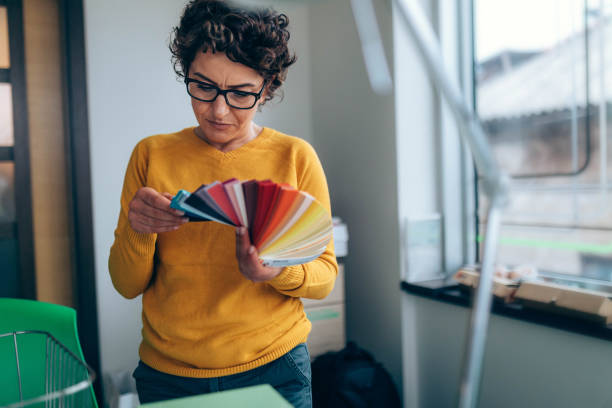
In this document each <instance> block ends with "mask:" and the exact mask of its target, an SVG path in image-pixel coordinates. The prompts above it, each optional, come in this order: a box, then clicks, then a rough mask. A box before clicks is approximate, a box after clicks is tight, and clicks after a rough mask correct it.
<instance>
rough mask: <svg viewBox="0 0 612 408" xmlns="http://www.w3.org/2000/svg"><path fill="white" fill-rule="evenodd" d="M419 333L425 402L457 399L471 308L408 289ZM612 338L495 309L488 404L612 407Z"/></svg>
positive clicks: (483, 401)
mask: <svg viewBox="0 0 612 408" xmlns="http://www.w3.org/2000/svg"><path fill="white" fill-rule="evenodd" d="M403 297H404V302H405V306H406V307H411V308H414V316H415V317H416V319H415V322H414V323H415V325H414V330H415V331H416V333H418V346H417V347H418V348H417V351H418V353H417V354H418V378H419V387H418V393H419V401H418V402H419V403H418V405H406V406H414V407H452V406H457V398H458V394H457V392H458V389H459V379H460V376H461V365H462V362H463V361H462V355H463V352H464V347H465V338H466V337H465V336H466V334H467V325H468V319H469V312H470V309H467V308H464V307H460V306H455V305H450V304H446V303H442V302H438V301H433V300H429V299H424V298H420V297H417V296H413V295H409V294H404V295H403ZM610 378H612V343H611V342H610V341H606V340H599V339H596V338H592V337H588V336H583V335H580V334H574V333H570V332H567V331H563V330H557V329H552V328H548V327H545V326H542V325H538V324H533V323H527V322H523V321H519V320H516V319H511V318H507V317H502V316H496V315H493V316H492V317H491V322H490V326H489V335H488V340H487V345H486V351H485V360H484V369H483V382H482V388H481V393H480V394H481V397H480V403H479V404H480V405H479V406H481V407H496V408H515V407H558V408H575V407H589V408H607V407H610V406H612V389H611V388H610Z"/></svg>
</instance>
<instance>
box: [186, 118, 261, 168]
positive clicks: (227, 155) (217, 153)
mask: <svg viewBox="0 0 612 408" xmlns="http://www.w3.org/2000/svg"><path fill="white" fill-rule="evenodd" d="M195 129H196V126H193V127H191V128H188V129H187V130H188V132H187V133H188V134H189V137H190V138H191V139H192V140H193V141H194V142H195V143H196V144H197V145H198V147H200V148H201V149H203V150H204V151H206V153H207V154H210V155H212V156H214V157H217V158H219V159H222V160H223V159H231V158H234V157H237V156H239V155H240V154H242V152H243V151H249V150H252V149H253V147H255V146H257V145H260V144H262V143H264V142H265V141H266V140H267V139H268V136H269V134H270V128H268V127H265V126H263V127H262V129H261V132H259V134H258V135H257V136H255V137H254V138H253V139H251V140H249V141H248V142H246V143H245V144H243V145H242V146H240V147H238V148H236V149H234V150H230V151H229V152H222V151H221V150H219V149H217V148H216V147H214V146H213V145H211V144H209V143H208V142H206V141H205V140H202V139H200V138H199V137H198V135H197V134H196V131H195Z"/></svg>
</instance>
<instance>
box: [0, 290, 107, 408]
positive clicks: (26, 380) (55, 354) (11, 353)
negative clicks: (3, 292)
mask: <svg viewBox="0 0 612 408" xmlns="http://www.w3.org/2000/svg"><path fill="white" fill-rule="evenodd" d="M21 331H26V332H30V331H34V332H35V333H27V334H18V335H16V336H12V335H10V336H4V337H0V407H4V406H8V405H10V404H12V403H16V402H18V401H20V389H19V388H20V386H19V375H18V373H17V371H18V370H17V359H16V353H15V342H17V347H18V351H19V372H20V376H21V395H22V398H23V400H24V401H25V400H28V399H31V398H35V397H39V396H41V395H45V394H48V393H49V390H58V389H61V388H58V386H61V387H63V386H64V385H71V384H69V383H65V382H60V381H62V379H63V378H68V377H69V376H71V375H74V376H80V375H84V376H86V375H87V372H86V370H84V367H83V366H82V365H81V364H80V363H79V362H78V361H77V359H75V358H74V357H73V356H72V355H71V354H70V353H67V352H66V351H65V349H64V348H62V347H61V346H58V345H57V344H56V343H55V342H54V341H53V340H52V339H50V338H49V337H48V336H47V335H46V334H45V333H44V332H47V333H49V334H51V335H52V336H53V337H54V338H55V339H56V340H57V342H59V343H60V344H61V345H63V346H64V347H65V348H66V349H68V350H70V351H71V352H72V353H73V354H74V356H76V357H77V358H78V359H80V361H85V359H84V358H83V351H82V350H81V344H80V342H79V337H78V333H77V325H76V311H75V310H74V309H72V308H70V307H66V306H60V305H55V304H51V303H44V302H37V301H33V300H25V299H11V298H0V335H2V334H5V333H13V332H21ZM49 355H50V356H51V357H50V358H47V356H49ZM50 361H51V363H50ZM49 367H54V369H53V370H52V372H51V373H50V374H51V376H50V377H46V374H47V373H49V372H50V368H49ZM82 373H84V374H82ZM46 378H47V379H48V380H50V379H53V381H55V383H53V382H51V384H49V383H46ZM84 378H85V377H84ZM65 381H68V380H65ZM71 398H72V401H73V403H72V406H88V407H95V408H97V407H98V405H97V402H96V398H95V394H94V392H93V387H91V386H89V389H88V390H87V389H86V390H84V391H80V392H79V393H77V395H75V396H73V397H71ZM74 398H76V401H77V402H74V401H75V399H74ZM68 402H70V399H68ZM67 405H68V406H70V405H71V404H70V403H68V404H67ZM28 406H30V405H28ZM31 406H34V407H36V406H45V405H44V403H42V404H35V405H31Z"/></svg>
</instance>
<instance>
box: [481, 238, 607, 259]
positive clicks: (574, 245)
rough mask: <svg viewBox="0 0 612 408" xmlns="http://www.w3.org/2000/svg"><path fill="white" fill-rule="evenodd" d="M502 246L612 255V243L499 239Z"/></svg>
mask: <svg viewBox="0 0 612 408" xmlns="http://www.w3.org/2000/svg"><path fill="white" fill-rule="evenodd" d="M483 240H484V237H483V236H482V235H479V236H478V242H482V241H483ZM499 243H500V244H501V245H513V246H523V247H533V248H551V249H560V250H566V251H578V252H588V253H592V254H599V255H604V254H610V253H612V243H609V244H587V243H584V242H561V241H546V240H541V239H528V238H504V237H501V238H500V239H499Z"/></svg>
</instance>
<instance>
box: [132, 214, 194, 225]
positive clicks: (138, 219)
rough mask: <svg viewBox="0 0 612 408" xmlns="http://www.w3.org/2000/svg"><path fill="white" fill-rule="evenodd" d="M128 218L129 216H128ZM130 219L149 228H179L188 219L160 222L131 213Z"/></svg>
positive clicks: (143, 215)
mask: <svg viewBox="0 0 612 408" xmlns="http://www.w3.org/2000/svg"><path fill="white" fill-rule="evenodd" d="M128 217H129V216H128ZM131 217H132V219H133V220H134V221H136V222H138V223H139V224H143V225H147V226H150V227H180V226H181V225H183V224H185V223H186V222H187V221H188V219H187V218H177V219H175V220H162V219H159V218H153V217H149V216H148V215H147V214H144V213H136V212H135V213H133V214H132V215H131Z"/></svg>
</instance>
